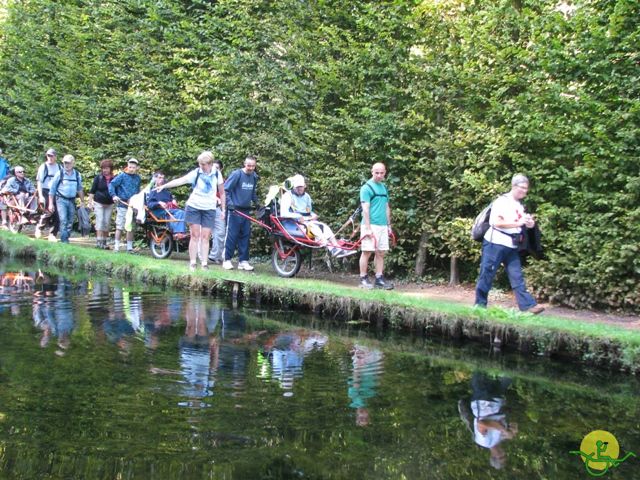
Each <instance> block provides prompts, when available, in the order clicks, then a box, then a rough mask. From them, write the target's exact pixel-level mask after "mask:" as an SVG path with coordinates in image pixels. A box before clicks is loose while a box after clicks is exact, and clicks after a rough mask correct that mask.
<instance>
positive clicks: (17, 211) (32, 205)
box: [2, 192, 42, 233]
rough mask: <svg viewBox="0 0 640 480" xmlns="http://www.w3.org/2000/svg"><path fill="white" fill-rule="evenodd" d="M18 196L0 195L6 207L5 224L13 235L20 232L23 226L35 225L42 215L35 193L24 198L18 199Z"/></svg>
mask: <svg viewBox="0 0 640 480" xmlns="http://www.w3.org/2000/svg"><path fill="white" fill-rule="evenodd" d="M19 195H20V194H14V193H8V192H5V193H3V194H2V196H3V197H4V203H5V205H6V206H7V223H8V227H9V230H10V231H11V232H13V233H19V232H21V231H22V228H23V227H24V225H27V224H35V223H37V221H38V218H39V217H40V215H41V214H42V211H41V209H40V206H39V204H38V199H37V195H38V193H37V192H34V193H31V194H28V195H27V196H26V198H24V197H23V198H20V197H19Z"/></svg>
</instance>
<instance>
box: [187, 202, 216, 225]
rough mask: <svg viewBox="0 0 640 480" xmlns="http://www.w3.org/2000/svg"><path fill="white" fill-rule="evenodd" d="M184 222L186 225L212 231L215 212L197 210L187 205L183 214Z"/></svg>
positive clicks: (214, 222)
mask: <svg viewBox="0 0 640 480" xmlns="http://www.w3.org/2000/svg"><path fill="white" fill-rule="evenodd" d="M184 221H185V222H186V223H187V224H188V225H192V224H193V225H200V226H201V227H202V228H207V229H209V230H213V227H214V226H215V224H216V211H215V210H198V209H197V208H193V207H190V206H189V205H187V208H186V209H185V214H184Z"/></svg>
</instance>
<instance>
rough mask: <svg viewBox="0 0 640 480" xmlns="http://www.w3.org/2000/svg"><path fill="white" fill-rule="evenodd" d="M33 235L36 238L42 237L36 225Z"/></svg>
mask: <svg viewBox="0 0 640 480" xmlns="http://www.w3.org/2000/svg"><path fill="white" fill-rule="evenodd" d="M33 236H34V237H36V238H40V237H42V230H40V229H39V228H38V227H36V231H35V232H33Z"/></svg>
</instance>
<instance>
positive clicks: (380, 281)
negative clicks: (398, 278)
mask: <svg viewBox="0 0 640 480" xmlns="http://www.w3.org/2000/svg"><path fill="white" fill-rule="evenodd" d="M373 286H374V288H381V289H383V290H393V284H392V283H387V282H385V281H384V277H383V276H382V275H380V276H379V277H376V280H375V283H374V284H373Z"/></svg>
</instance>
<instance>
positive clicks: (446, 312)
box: [0, 231, 640, 373]
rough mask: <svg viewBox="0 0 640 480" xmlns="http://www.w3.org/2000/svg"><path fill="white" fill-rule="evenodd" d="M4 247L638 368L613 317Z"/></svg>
mask: <svg viewBox="0 0 640 480" xmlns="http://www.w3.org/2000/svg"><path fill="white" fill-rule="evenodd" d="M0 251H1V252H2V253H3V254H4V255H9V256H13V257H17V258H33V259H37V260H39V261H40V262H42V263H43V264H50V265H54V266H56V267H58V268H61V269H62V270H63V271H65V270H66V271H69V272H72V271H74V270H77V269H84V270H87V271H89V272H99V273H102V274H105V275H108V276H111V277H117V278H121V279H124V280H136V281H143V282H148V283H152V284H157V285H164V286H171V287H173V288H178V289H181V290H190V291H193V290H200V291H205V292H226V293H228V292H232V291H233V290H234V288H235V289H236V291H238V290H241V292H242V294H243V295H244V296H245V297H249V296H252V295H259V296H260V297H261V299H262V301H266V302H269V303H273V304H279V305H282V306H284V307H287V308H291V309H298V310H304V311H315V312H317V313H321V314H330V315H333V316H335V317H337V318H343V319H344V320H350V319H357V318H360V319H365V320H369V321H387V322H389V323H390V324H391V325H392V326H395V327H404V328H411V329H416V330H417V329H419V330H423V331H425V332H426V334H427V335H445V336H452V337H456V338H470V339H473V340H478V341H485V342H491V341H500V342H501V343H502V345H503V346H509V347H513V348H516V349H518V350H519V351H521V352H524V353H538V354H545V355H558V356H566V357H570V358H574V359H579V360H582V361H585V362H588V363H591V364H596V365H601V366H606V367H608V368H616V369H622V370H625V371H631V372H634V373H635V372H640V332H638V331H637V330H630V329H625V328H623V327H619V326H616V325H610V324H598V323H592V322H581V321H578V320H567V319H564V318H559V317H554V316H550V315H543V316H534V315H532V314H527V313H521V312H518V311H513V310H505V309H502V308H489V309H486V310H484V309H475V308H472V307H469V306H466V305H461V304H458V303H449V302H445V301H441V300H433V299H426V298H420V297H416V296H414V295H409V294H406V293H402V292H397V291H383V290H362V289H359V288H354V287H349V286H345V285H343V284H337V283H332V282H329V281H324V280H314V279H302V278H293V279H285V278H280V277H277V276H274V275H270V274H266V273H254V272H244V271H237V270H231V271H226V270H222V269H220V268H217V267H214V268H211V269H210V270H206V271H204V270H198V271H196V272H193V273H192V272H189V269H188V266H187V263H186V262H184V263H180V262H170V261H160V260H157V259H154V258H152V257H147V256H138V255H128V254H125V253H115V252H111V251H103V250H97V249H94V248H88V247H86V246H80V245H74V244H60V243H50V242H47V241H43V240H35V239H32V238H30V237H27V236H24V235H13V234H11V233H9V232H4V231H1V232H0Z"/></svg>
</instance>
